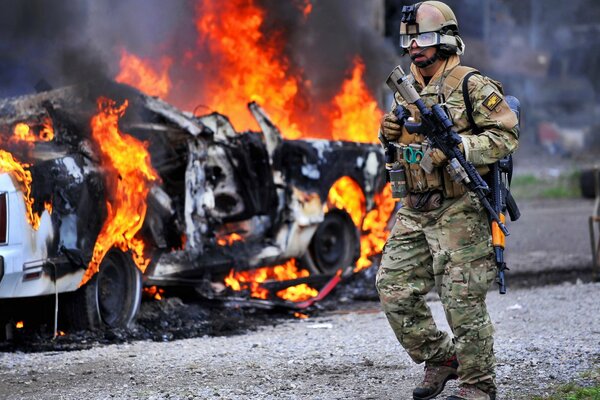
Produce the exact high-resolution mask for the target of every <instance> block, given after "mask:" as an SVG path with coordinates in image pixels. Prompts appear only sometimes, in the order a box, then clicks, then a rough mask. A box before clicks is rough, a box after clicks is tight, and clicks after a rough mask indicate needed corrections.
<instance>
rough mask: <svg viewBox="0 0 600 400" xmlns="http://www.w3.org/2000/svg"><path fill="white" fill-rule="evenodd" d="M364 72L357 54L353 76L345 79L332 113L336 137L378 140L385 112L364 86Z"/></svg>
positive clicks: (334, 102) (339, 138) (363, 65)
mask: <svg viewBox="0 0 600 400" xmlns="http://www.w3.org/2000/svg"><path fill="white" fill-rule="evenodd" d="M364 73H365V64H364V63H363V61H362V60H361V59H360V57H356V58H355V59H354V62H353V69H352V76H351V77H350V78H349V79H347V80H346V81H344V83H343V84H342V90H341V91H340V93H338V95H337V96H335V98H334V99H333V104H334V106H335V108H334V110H335V111H334V112H332V113H331V114H330V116H331V121H332V123H331V124H332V132H331V135H332V137H333V138H334V139H335V140H351V141H354V142H363V143H374V142H375V141H376V135H375V132H377V130H378V129H379V121H380V120H381V117H382V116H383V112H382V111H381V110H380V109H379V106H378V105H377V101H375V99H374V98H373V96H372V95H371V93H370V92H369V90H368V89H367V86H366V85H365V82H364V80H363V76H364Z"/></svg>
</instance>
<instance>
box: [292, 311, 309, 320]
mask: <svg viewBox="0 0 600 400" xmlns="http://www.w3.org/2000/svg"><path fill="white" fill-rule="evenodd" d="M294 317H296V318H298V319H307V318H308V315H306V314H304V313H300V312H295V313H294Z"/></svg>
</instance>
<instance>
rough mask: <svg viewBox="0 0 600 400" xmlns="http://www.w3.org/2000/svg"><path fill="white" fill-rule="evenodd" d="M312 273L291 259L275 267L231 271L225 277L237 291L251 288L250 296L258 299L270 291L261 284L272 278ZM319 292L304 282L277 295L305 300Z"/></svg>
mask: <svg viewBox="0 0 600 400" xmlns="http://www.w3.org/2000/svg"><path fill="white" fill-rule="evenodd" d="M309 275H310V273H309V272H308V271H306V270H304V269H301V270H298V267H297V265H296V260H295V259H291V260H289V261H288V262H286V263H285V264H282V265H277V266H274V267H263V268H258V269H254V270H251V271H234V270H231V271H229V275H228V276H227V277H226V278H225V285H226V286H227V287H230V288H231V289H233V290H235V291H240V290H246V289H248V290H250V296H251V297H254V298H257V299H266V298H267V297H268V295H269V291H268V290H267V289H265V288H264V287H262V286H261V285H260V284H261V283H263V282H267V281H270V280H275V281H286V280H291V279H297V278H305V277H307V276H309ZM317 294H319V292H318V291H317V290H316V289H314V288H311V287H310V286H308V285H307V284H305V283H303V284H300V285H296V286H292V287H289V288H287V289H284V290H280V291H279V292H277V296H278V297H280V298H282V299H284V300H289V301H294V302H298V301H304V300H308V299H310V298H313V297H315V296H316V295H317Z"/></svg>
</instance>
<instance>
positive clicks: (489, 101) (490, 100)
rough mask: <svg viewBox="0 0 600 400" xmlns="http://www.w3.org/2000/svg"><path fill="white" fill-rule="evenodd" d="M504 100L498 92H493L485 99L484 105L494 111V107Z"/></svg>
mask: <svg viewBox="0 0 600 400" xmlns="http://www.w3.org/2000/svg"><path fill="white" fill-rule="evenodd" d="M500 102H502V97H500V95H499V94H498V93H496V92H492V93H491V94H490V95H489V96H488V97H486V98H485V100H484V101H483V106H484V107H485V108H487V109H488V110H490V111H493V110H494V108H496V107H497V106H498V104H500Z"/></svg>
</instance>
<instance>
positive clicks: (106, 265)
mask: <svg viewBox="0 0 600 400" xmlns="http://www.w3.org/2000/svg"><path fill="white" fill-rule="evenodd" d="M141 299H142V274H141V272H140V270H139V269H138V268H137V267H136V265H135V263H134V262H133V260H132V259H131V255H130V254H129V253H124V252H122V251H120V250H118V249H112V250H110V251H109V252H108V253H107V254H106V255H105V256H104V259H103V260H102V262H101V263H100V268H99V271H98V273H96V274H95V275H94V276H93V277H92V279H90V280H89V281H88V282H87V283H86V284H85V285H84V286H82V287H81V288H79V289H78V290H77V291H76V292H74V293H71V294H69V297H68V298H67V299H66V301H65V302H63V304H64V309H63V311H64V317H65V320H66V321H65V322H66V325H67V326H68V327H69V328H70V329H74V330H82V329H87V330H94V329H98V328H109V329H113V328H128V327H130V326H131V325H132V324H133V322H134V320H135V317H136V316H137V313H138V311H139V309H140V304H141Z"/></svg>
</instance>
